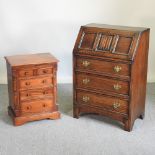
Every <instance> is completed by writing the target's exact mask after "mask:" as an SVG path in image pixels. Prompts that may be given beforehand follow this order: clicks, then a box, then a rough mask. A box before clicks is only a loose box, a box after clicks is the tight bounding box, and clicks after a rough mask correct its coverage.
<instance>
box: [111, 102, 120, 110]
mask: <svg viewBox="0 0 155 155" xmlns="http://www.w3.org/2000/svg"><path fill="white" fill-rule="evenodd" d="M120 106H121V104H120V103H119V102H114V103H113V108H114V109H117V108H119V107H120Z"/></svg>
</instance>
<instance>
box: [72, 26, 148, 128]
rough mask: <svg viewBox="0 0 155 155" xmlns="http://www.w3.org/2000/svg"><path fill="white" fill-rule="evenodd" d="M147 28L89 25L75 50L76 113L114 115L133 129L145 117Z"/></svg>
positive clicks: (113, 116)
mask: <svg viewBox="0 0 155 155" xmlns="http://www.w3.org/2000/svg"><path fill="white" fill-rule="evenodd" d="M149 32H150V29H148V28H138V27H137V28H136V27H125V26H113V25H104V24H88V25H86V26H82V27H81V29H80V31H79V34H78V37H77V40H76V43H75V46H74V50H73V65H74V67H73V90H74V95H73V101H74V104H73V108H74V109H73V114H74V117H75V118H79V115H80V114H81V113H97V114H101V115H104V116H107V117H111V118H113V119H116V120H118V121H121V122H122V123H123V124H124V129H125V130H127V131H131V130H132V127H133V124H134V121H135V120H136V119H137V118H141V119H143V118H144V111H145V96H146V80H147V64H148V48H149Z"/></svg>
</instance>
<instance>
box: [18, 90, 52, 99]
mask: <svg viewBox="0 0 155 155" xmlns="http://www.w3.org/2000/svg"><path fill="white" fill-rule="evenodd" d="M46 96H53V90H52V89H36V90H25V91H20V101H24V100H30V99H32V98H42V97H46Z"/></svg>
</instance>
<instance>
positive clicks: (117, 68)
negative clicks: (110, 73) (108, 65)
mask: <svg viewBox="0 0 155 155" xmlns="http://www.w3.org/2000/svg"><path fill="white" fill-rule="evenodd" d="M121 70H122V67H121V66H115V67H114V71H115V72H117V73H118V72H120V71H121Z"/></svg>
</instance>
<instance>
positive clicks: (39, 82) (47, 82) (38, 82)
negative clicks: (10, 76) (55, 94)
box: [19, 77, 53, 89]
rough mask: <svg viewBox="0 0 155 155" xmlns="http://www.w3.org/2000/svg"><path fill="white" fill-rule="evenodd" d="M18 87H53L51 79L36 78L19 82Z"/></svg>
mask: <svg viewBox="0 0 155 155" xmlns="http://www.w3.org/2000/svg"><path fill="white" fill-rule="evenodd" d="M19 86H20V89H32V88H42V87H53V78H52V77H37V78H32V79H22V80H20V81H19Z"/></svg>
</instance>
